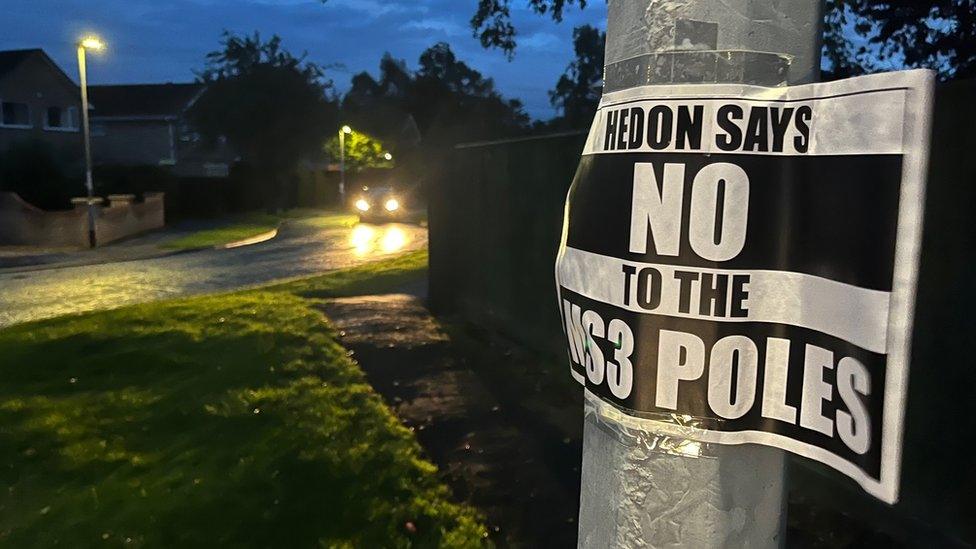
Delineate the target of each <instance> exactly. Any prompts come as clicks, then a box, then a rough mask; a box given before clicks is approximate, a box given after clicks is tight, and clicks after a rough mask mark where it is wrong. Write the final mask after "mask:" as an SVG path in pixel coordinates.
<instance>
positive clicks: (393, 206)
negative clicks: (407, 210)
mask: <svg viewBox="0 0 976 549" xmlns="http://www.w3.org/2000/svg"><path fill="white" fill-rule="evenodd" d="M383 206H384V207H385V208H386V211H388V212H394V211H396V210H397V209H399V208H400V201H398V200H397V199H396V198H391V199H389V200H387V201H386V204H384V205H383Z"/></svg>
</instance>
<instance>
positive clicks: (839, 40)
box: [824, 0, 976, 80]
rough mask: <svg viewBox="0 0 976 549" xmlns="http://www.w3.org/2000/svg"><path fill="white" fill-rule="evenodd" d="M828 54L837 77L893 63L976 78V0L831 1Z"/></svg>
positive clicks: (827, 20) (944, 76)
mask: <svg viewBox="0 0 976 549" xmlns="http://www.w3.org/2000/svg"><path fill="white" fill-rule="evenodd" d="M852 38H853V39H852ZM824 55H825V57H826V58H827V60H828V63H829V66H830V69H831V73H832V74H833V75H835V76H837V77H844V76H852V75H856V74H864V73H871V72H878V71H881V70H887V69H888V68H889V67H906V68H916V67H926V68H932V69H935V70H937V71H939V75H940V77H941V78H942V79H944V80H947V79H951V78H969V77H972V76H976V0H934V1H933V0H930V1H924V0H884V1H878V0H828V2H827V15H826V18H825V31H824Z"/></svg>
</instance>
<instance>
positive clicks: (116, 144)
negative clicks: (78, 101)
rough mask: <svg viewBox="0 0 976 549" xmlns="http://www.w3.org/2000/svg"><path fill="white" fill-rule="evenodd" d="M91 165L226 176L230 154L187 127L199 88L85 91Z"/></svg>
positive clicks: (166, 86) (121, 87) (125, 87)
mask: <svg viewBox="0 0 976 549" xmlns="http://www.w3.org/2000/svg"><path fill="white" fill-rule="evenodd" d="M88 89H89V97H90V99H91V104H92V106H93V108H92V111H91V113H92V114H91V117H92V118H91V121H92V154H93V156H94V161H95V164H96V165H124V166H163V167H167V168H168V169H170V170H171V171H172V172H173V173H174V174H175V175H177V176H180V177H227V176H228V174H229V171H230V165H231V164H232V163H233V162H234V158H235V155H234V154H233V153H232V151H231V150H230V149H229V148H228V147H227V145H226V144H225V143H223V142H218V143H206V142H204V141H203V140H202V139H201V138H200V136H199V134H197V133H196V132H194V131H193V129H192V128H191V127H190V125H189V123H188V122H187V116H186V113H187V110H188V109H189V108H190V107H191V106H193V103H194V102H195V101H196V100H197V98H199V97H200V96H201V95H202V94H203V93H204V91H205V89H206V87H205V86H204V85H203V84H200V83H186V84H173V83H168V84H131V85H111V86H89V88H88Z"/></svg>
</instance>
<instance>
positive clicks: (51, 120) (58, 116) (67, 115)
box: [44, 107, 78, 131]
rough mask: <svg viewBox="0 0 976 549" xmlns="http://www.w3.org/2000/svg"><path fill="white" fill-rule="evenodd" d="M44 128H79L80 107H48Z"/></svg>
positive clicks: (71, 129)
mask: <svg viewBox="0 0 976 549" xmlns="http://www.w3.org/2000/svg"><path fill="white" fill-rule="evenodd" d="M44 129H47V130H68V131H74V130H77V129H78V109H76V108H75V107H48V108H47V115H46V117H45V119H44Z"/></svg>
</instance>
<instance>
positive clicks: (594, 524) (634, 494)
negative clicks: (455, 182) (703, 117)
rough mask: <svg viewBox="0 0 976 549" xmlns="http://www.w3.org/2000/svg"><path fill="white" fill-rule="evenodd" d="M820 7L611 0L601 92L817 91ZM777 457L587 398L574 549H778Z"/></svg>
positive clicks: (780, 457)
mask: <svg viewBox="0 0 976 549" xmlns="http://www.w3.org/2000/svg"><path fill="white" fill-rule="evenodd" d="M822 9H823V6H822V2H820V1H819V0H609V6H608V22H607V48H606V60H605V66H606V67H605V79H604V84H605V85H604V90H605V91H615V90H621V89H627V88H632V87H635V86H641V85H654V84H671V83H683V84H686V83H703V84H704V83H742V84H754V85H762V86H781V85H786V84H802V83H808V82H812V81H816V80H817V78H818V76H819V68H820V37H821V24H822V20H823V12H822ZM785 495H786V457H785V454H784V453H783V452H782V451H780V450H778V449H774V448H768V447H764V446H756V445H740V446H721V445H715V444H711V445H708V444H701V443H698V442H695V441H693V440H674V439H673V437H666V436H662V435H658V434H655V433H653V432H648V431H646V430H642V429H640V428H637V427H635V426H633V425H631V426H628V425H627V422H626V421H625V418H623V417H622V416H621V415H620V414H619V412H616V410H615V409H613V408H612V407H611V406H610V405H608V404H606V403H603V402H602V401H600V400H598V399H597V398H595V397H592V396H591V395H587V400H586V404H585V416H584V427H583V466H582V496H581V501H580V521H579V546H580V547H587V548H591V547H592V548H607V547H693V548H708V547H730V548H731V547H736V548H738V547H778V546H781V545H782V544H783V542H784V539H783V538H784V530H785V528H784V526H785V518H786V512H785V504H786V502H785Z"/></svg>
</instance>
